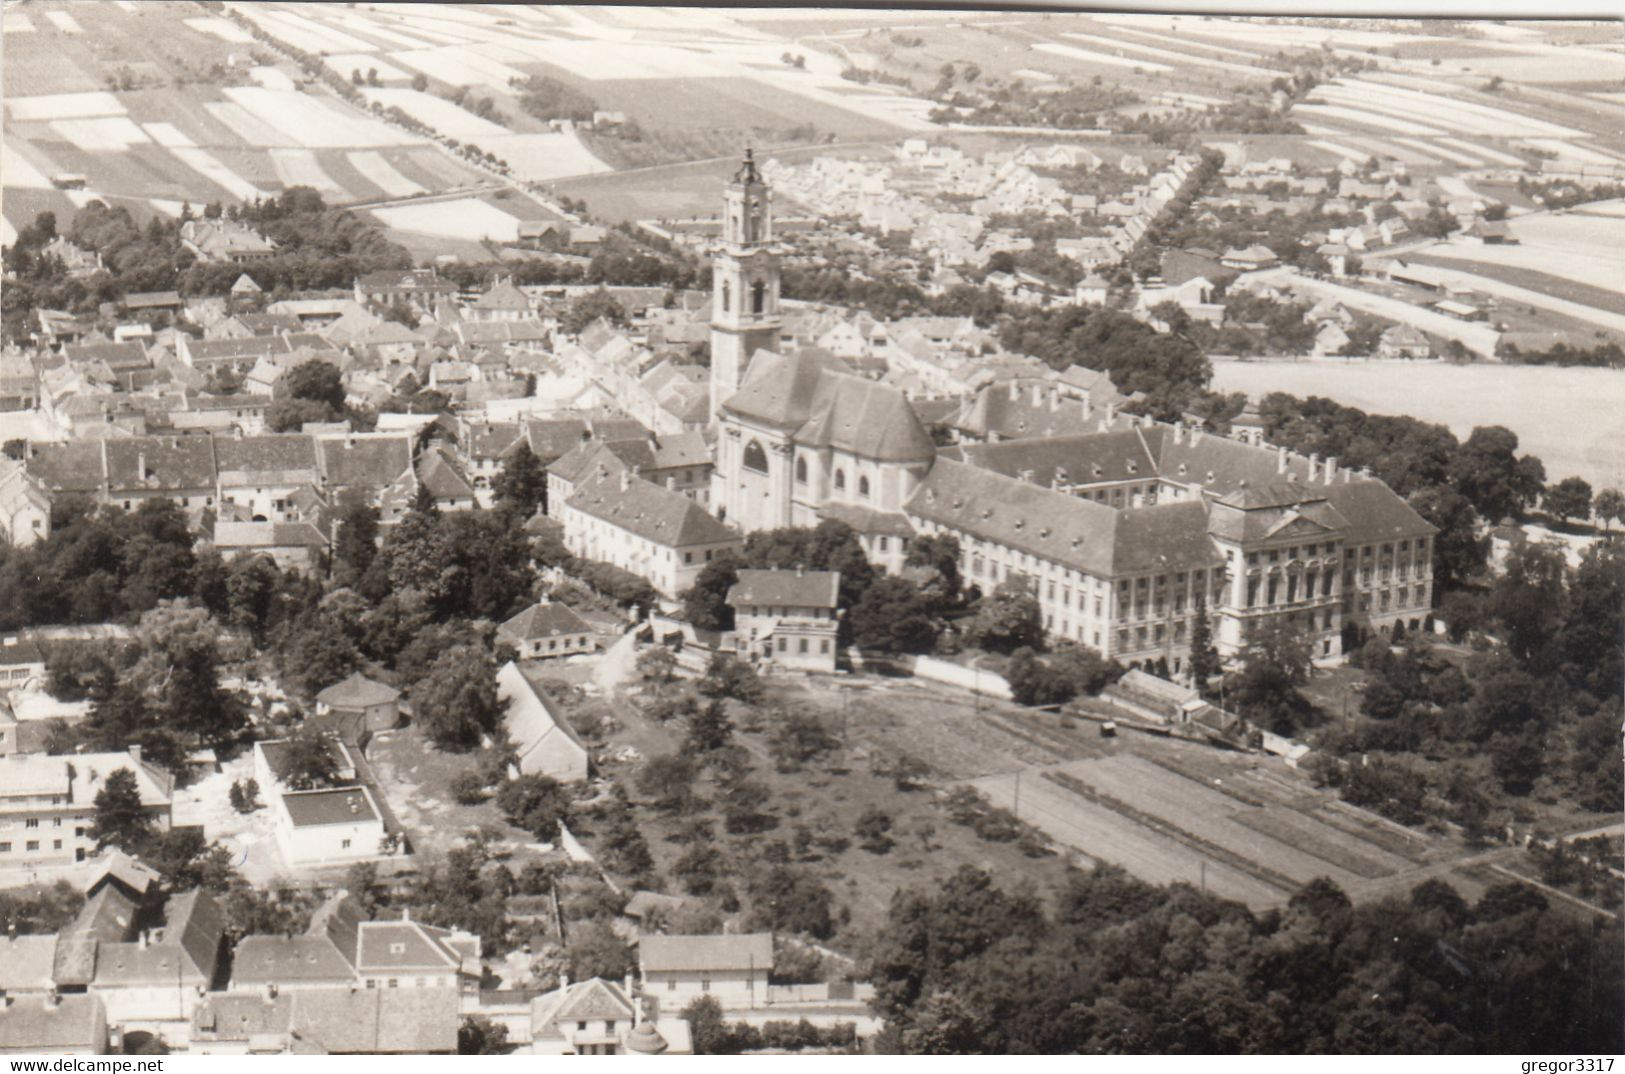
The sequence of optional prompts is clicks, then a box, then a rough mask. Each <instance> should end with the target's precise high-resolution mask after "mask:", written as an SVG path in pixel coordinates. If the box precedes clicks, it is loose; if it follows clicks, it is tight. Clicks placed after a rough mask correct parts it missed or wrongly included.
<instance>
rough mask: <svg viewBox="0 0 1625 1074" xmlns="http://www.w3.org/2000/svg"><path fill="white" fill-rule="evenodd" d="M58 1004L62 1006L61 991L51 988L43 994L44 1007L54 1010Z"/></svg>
mask: <svg viewBox="0 0 1625 1074" xmlns="http://www.w3.org/2000/svg"><path fill="white" fill-rule="evenodd" d="M60 1006H62V993H60V992H58V991H57V990H56V989H54V988H53V989H51V990H50V991H49V992H47V993H46V994H45V1009H46V1010H48V1011H54V1010H56V1009H57V1008H58V1007H60Z"/></svg>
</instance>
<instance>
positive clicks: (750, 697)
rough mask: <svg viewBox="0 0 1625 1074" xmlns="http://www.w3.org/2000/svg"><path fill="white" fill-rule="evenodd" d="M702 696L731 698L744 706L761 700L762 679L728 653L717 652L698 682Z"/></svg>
mask: <svg viewBox="0 0 1625 1074" xmlns="http://www.w3.org/2000/svg"><path fill="white" fill-rule="evenodd" d="M699 691H700V694H701V695H702V696H705V697H710V698H716V699H718V700H720V699H722V698H733V699H734V700H735V701H743V702H745V703H746V704H755V703H756V702H758V701H760V700H761V699H762V678H761V676H760V675H758V674H756V669H755V668H753V667H751V666H750V665H749V664H747V663H745V662H744V661H743V660H741V659H739V658H738V657H736V656H733V655H731V654H729V653H725V652H721V651H718V652H716V653H714V654H713V655H712V657H711V662H710V663H709V664H707V665H706V668H705V677H704V678H702V679H701V680H700V681H699Z"/></svg>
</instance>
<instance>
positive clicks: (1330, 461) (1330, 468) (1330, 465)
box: [1326, 455, 1337, 485]
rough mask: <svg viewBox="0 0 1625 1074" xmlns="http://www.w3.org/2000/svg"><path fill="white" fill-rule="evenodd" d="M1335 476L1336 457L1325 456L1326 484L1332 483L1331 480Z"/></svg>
mask: <svg viewBox="0 0 1625 1074" xmlns="http://www.w3.org/2000/svg"><path fill="white" fill-rule="evenodd" d="M1336 476H1337V456H1336V455H1328V456H1326V484H1328V485H1330V484H1331V483H1332V478H1334V477H1336Z"/></svg>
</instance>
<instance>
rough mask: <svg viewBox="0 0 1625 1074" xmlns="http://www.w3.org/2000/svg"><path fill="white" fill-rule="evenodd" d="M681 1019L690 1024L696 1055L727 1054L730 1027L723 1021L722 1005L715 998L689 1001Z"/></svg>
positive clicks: (691, 1039) (708, 997)
mask: <svg viewBox="0 0 1625 1074" xmlns="http://www.w3.org/2000/svg"><path fill="white" fill-rule="evenodd" d="M680 1017H681V1018H682V1019H683V1020H684V1021H685V1022H687V1023H688V1029H689V1039H690V1041H691V1043H692V1044H693V1045H694V1054H695V1055H723V1054H726V1048H727V1040H728V1027H727V1024H726V1023H725V1022H724V1021H723V1019H722V1004H720V1003H718V1002H717V998H716V997H715V996H700V997H698V998H697V999H694V1000H691V1001H689V1004H688V1006H686V1007H684V1008H683V1010H682V1014H681V1015H680Z"/></svg>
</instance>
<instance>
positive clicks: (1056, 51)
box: [1033, 41, 1173, 74]
mask: <svg viewBox="0 0 1625 1074" xmlns="http://www.w3.org/2000/svg"><path fill="white" fill-rule="evenodd" d="M1033 48H1034V49H1036V50H1037V51H1039V52H1048V53H1051V54H1053V55H1056V56H1065V57H1066V58H1067V59H1069V60H1080V61H1082V62H1083V63H1096V64H1104V65H1105V66H1107V67H1128V68H1132V69H1136V70H1140V71H1151V72H1156V73H1159V74H1160V73H1164V72H1171V71H1172V70H1173V68H1172V67H1169V66H1168V65H1167V64H1165V63H1153V62H1152V61H1150V60H1130V59H1124V58H1123V57H1122V56H1112V55H1110V54H1108V53H1105V52H1092V51H1090V50H1089V49H1081V48H1078V47H1076V46H1074V45H1057V44H1055V43H1054V42H1051V41H1044V42H1041V43H1039V44H1037V45H1034V46H1033Z"/></svg>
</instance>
